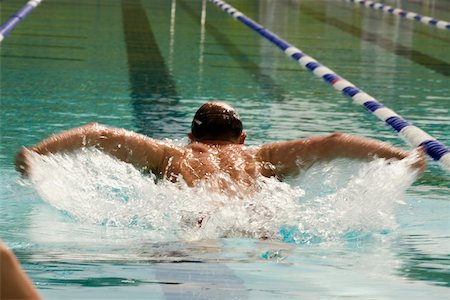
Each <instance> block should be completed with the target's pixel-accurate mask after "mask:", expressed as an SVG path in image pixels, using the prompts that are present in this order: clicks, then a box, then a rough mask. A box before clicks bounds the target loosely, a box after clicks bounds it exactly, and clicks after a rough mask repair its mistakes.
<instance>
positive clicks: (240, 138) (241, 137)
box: [239, 131, 247, 144]
mask: <svg viewBox="0 0 450 300" xmlns="http://www.w3.org/2000/svg"><path fill="white" fill-rule="evenodd" d="M245 138H247V132H245V131H243V132H242V133H241V136H240V137H239V144H244V142H245Z"/></svg>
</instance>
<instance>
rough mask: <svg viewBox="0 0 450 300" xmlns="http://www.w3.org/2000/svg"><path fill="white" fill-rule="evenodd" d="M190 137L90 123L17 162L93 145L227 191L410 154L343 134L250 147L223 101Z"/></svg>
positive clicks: (163, 174)
mask: <svg viewBox="0 0 450 300" xmlns="http://www.w3.org/2000/svg"><path fill="white" fill-rule="evenodd" d="M188 136H189V139H190V143H189V144H188V145H186V146H175V145H171V144H169V143H166V142H163V141H160V140H155V139H152V138H150V137H147V136H144V135H141V134H138V133H135V132H132V131H128V130H125V129H119V128H111V127H106V126H103V125H100V124H97V123H89V124H87V125H85V126H81V127H77V128H73V129H70V130H67V131H64V132H61V133H58V134H55V135H53V136H51V137H49V138H47V139H44V140H43V141H41V142H40V143H38V144H36V145H34V146H32V147H31V148H29V149H27V148H25V147H22V148H21V150H20V152H19V153H18V154H17V156H16V160H15V165H16V169H17V171H19V172H20V173H22V175H27V174H28V173H29V172H30V162H29V154H30V151H32V152H35V153H38V154H41V155H46V154H50V153H61V152H70V151H74V150H77V149H81V148H84V147H95V148H98V149H100V150H101V151H104V152H105V153H108V154H110V155H112V156H114V157H116V158H118V159H119V160H121V161H124V162H127V163H130V164H132V165H133V166H134V167H136V168H137V169H139V170H141V171H146V172H152V173H153V174H155V175H156V176H158V177H159V178H162V179H167V180H170V181H173V182H177V181H181V180H182V181H184V182H185V183H186V184H187V185H188V186H195V185H197V184H198V183H199V182H203V181H214V182H215V184H214V186H215V187H216V188H218V189H219V190H224V191H225V190H228V189H229V183H230V181H233V182H235V183H237V186H239V187H242V188H250V189H251V187H252V186H253V185H254V183H255V181H256V179H257V177H258V176H264V177H275V178H278V179H280V180H281V179H283V178H284V177H285V176H290V175H296V174H298V173H299V172H301V171H302V170H305V169H307V168H309V167H310V166H311V165H313V164H314V163H317V162H322V161H330V160H333V159H336V158H349V159H358V160H371V159H374V158H377V157H378V158H385V159H403V158H405V157H407V156H408V155H409V153H408V152H407V151H404V150H402V149H399V148H396V147H394V146H392V145H389V144H387V143H384V142H380V141H377V140H373V139H368V138H363V137H356V136H351V135H348V134H342V133H334V134H328V135H322V136H315V137H309V138H303V139H299V140H294V141H288V142H276V143H270V144H265V145H261V146H258V147H246V146H244V145H243V144H244V141H245V138H246V136H247V135H246V133H245V132H244V131H243V127H242V122H241V120H240V118H239V115H238V113H237V112H236V110H235V109H234V108H232V107H231V106H230V105H228V104H227V103H225V102H221V101H213V102H208V103H205V104H204V105H202V106H201V107H200V108H199V110H198V111H197V112H196V114H195V116H194V119H193V121H192V125H191V133H189V134H188ZM425 165H426V163H425V156H424V154H423V152H422V151H419V156H418V158H417V160H416V163H415V164H414V166H413V167H414V168H415V169H418V170H419V171H423V170H424V168H425ZM31 171H32V170H31ZM218 174H222V175H225V177H224V176H217V175H218Z"/></svg>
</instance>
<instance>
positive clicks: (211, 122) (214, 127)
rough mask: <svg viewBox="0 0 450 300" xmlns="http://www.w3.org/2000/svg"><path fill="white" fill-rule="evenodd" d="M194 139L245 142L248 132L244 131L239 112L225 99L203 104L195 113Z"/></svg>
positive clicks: (193, 124)
mask: <svg viewBox="0 0 450 300" xmlns="http://www.w3.org/2000/svg"><path fill="white" fill-rule="evenodd" d="M189 137H190V139H191V140H192V141H198V142H204V141H225V142H231V143H236V144H243V143H244V140H245V137H246V134H245V133H244V132H242V122H241V120H240V117H239V114H238V113H237V112H236V110H235V109H234V108H233V107H231V106H230V105H229V104H227V103H225V102H223V101H212V102H207V103H205V104H203V105H202V106H201V107H200V108H199V109H198V110H197V112H196V113H195V116H194V119H193V120H192V125H191V134H189Z"/></svg>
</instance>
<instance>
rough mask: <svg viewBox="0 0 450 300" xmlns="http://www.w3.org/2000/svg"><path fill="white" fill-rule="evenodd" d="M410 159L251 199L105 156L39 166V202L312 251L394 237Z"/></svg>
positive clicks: (75, 214)
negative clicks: (366, 235) (360, 236)
mask: <svg viewBox="0 0 450 300" xmlns="http://www.w3.org/2000/svg"><path fill="white" fill-rule="evenodd" d="M410 163H411V162H410V161H408V160H404V161H398V162H392V163H388V162H386V161H385V160H382V159H379V160H375V161H373V162H370V163H364V164H362V163H353V162H352V163H348V161H347V162H345V163H342V162H339V161H338V162H333V163H327V164H319V165H316V166H314V167H313V168H311V169H310V170H308V171H307V172H305V173H303V174H302V175H301V176H298V177H296V178H293V179H292V180H290V182H288V183H287V182H279V181H277V180H275V179H273V178H259V179H258V181H257V185H258V189H257V190H258V191H257V192H255V193H254V194H251V195H250V196H246V197H244V198H240V197H230V196H228V195H226V194H223V193H219V192H217V193H214V192H211V191H210V189H207V188H205V187H204V186H202V185H199V186H197V187H195V188H189V187H187V186H186V185H185V184H183V183H182V182H181V183H176V184H174V183H170V182H167V181H163V180H161V181H157V180H156V178H155V177H154V176H148V175H143V174H141V173H140V172H139V171H138V170H136V169H135V168H133V167H132V166H131V165H129V164H126V163H123V162H120V161H118V160H116V159H115V158H112V157H110V156H108V155H106V154H104V153H102V152H101V151H98V150H96V149H82V150H80V151H78V152H75V153H71V154H57V155H48V156H39V155H35V156H33V158H32V172H31V176H30V181H31V183H32V185H33V187H34V188H35V189H36V191H37V192H38V194H39V195H40V197H41V198H42V199H43V200H44V201H45V202H47V203H48V204H50V205H51V206H53V207H55V208H57V209H58V210H60V211H62V212H64V213H66V214H68V215H69V216H71V217H72V218H73V219H75V220H77V221H78V222H81V223H87V224H89V223H90V224H96V225H101V226H114V227H123V228H129V227H132V228H138V229H139V228H141V229H142V230H146V231H154V232H155V233H160V234H161V235H162V236H166V237H168V238H175V239H183V240H199V239H206V238H218V237H250V238H268V239H281V240H284V241H286V242H293V243H311V242H315V241H323V240H333V239H339V238H343V237H344V238H345V236H352V233H355V232H374V231H375V232H379V231H381V230H393V229H395V227H396V226H397V225H396V222H395V209H396V207H397V206H398V205H401V204H402V203H403V198H404V194H405V190H406V189H407V188H408V187H409V186H410V185H411V183H412V182H413V181H414V179H415V176H414V174H413V173H412V172H411V171H410V170H409V167H408V165H409V164H410Z"/></svg>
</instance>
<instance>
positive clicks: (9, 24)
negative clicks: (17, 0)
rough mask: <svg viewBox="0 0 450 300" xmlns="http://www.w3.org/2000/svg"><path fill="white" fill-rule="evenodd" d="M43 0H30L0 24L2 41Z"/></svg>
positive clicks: (0, 38) (0, 39) (0, 40)
mask: <svg viewBox="0 0 450 300" xmlns="http://www.w3.org/2000/svg"><path fill="white" fill-rule="evenodd" d="M41 2H42V0H30V1H28V2H27V4H25V5H24V7H22V8H21V9H20V10H19V11H18V12H16V13H15V14H14V15H12V16H11V17H10V18H9V19H8V20H7V21H6V22H5V23H3V24H2V25H1V26H0V43H1V42H2V41H3V39H4V38H5V37H6V36H7V35H8V34H9V33H10V32H11V30H13V29H14V28H15V27H16V26H17V25H18V24H19V23H20V22H22V20H23V19H25V17H26V16H27V15H28V14H29V13H30V12H31V11H32V10H33V9H35V8H36V7H37V6H38V5H39V4H40V3H41Z"/></svg>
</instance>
